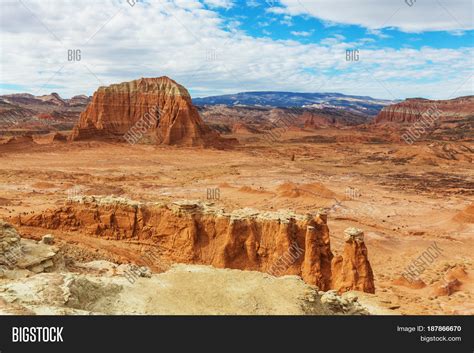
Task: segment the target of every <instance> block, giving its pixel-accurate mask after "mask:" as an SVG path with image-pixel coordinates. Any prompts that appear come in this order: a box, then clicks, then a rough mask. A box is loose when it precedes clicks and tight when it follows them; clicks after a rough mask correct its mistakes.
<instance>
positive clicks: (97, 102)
mask: <svg viewBox="0 0 474 353" xmlns="http://www.w3.org/2000/svg"><path fill="white" fill-rule="evenodd" d="M132 128H133V130H131V129H132ZM130 131H132V133H131V135H130ZM127 133H128V135H126V134H127ZM142 135H151V136H153V137H154V139H155V141H156V142H157V143H159V144H166V145H182V146H207V145H212V144H216V143H218V142H219V141H218V140H219V135H218V134H217V133H216V132H213V131H211V130H210V129H209V128H208V127H207V126H206V125H205V124H204V123H203V121H202V120H201V118H200V116H199V114H198V112H197V110H196V108H195V107H194V106H193V105H192V103H191V97H190V95H189V93H188V91H187V90H186V89H185V88H184V87H183V86H181V85H179V84H178V83H176V82H175V81H173V80H171V79H170V78H168V77H158V78H141V79H139V80H135V81H130V82H123V83H120V84H113V85H110V86H108V87H100V88H99V89H98V90H97V91H96V92H95V93H94V95H93V97H92V101H91V103H90V104H89V105H88V106H87V109H86V110H85V111H84V112H83V113H82V114H81V116H80V118H79V122H78V124H77V125H76V126H75V127H74V130H73V132H72V135H71V137H70V139H71V140H81V139H89V138H104V137H108V138H110V137H112V138H121V139H123V138H125V137H128V138H126V139H127V140H128V141H130V140H134V139H135V138H136V139H139V138H140V136H142Z"/></svg>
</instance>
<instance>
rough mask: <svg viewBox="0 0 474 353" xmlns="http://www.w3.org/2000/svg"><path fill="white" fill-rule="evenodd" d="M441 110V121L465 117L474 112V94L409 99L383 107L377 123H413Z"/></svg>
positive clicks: (376, 120)
mask: <svg viewBox="0 0 474 353" xmlns="http://www.w3.org/2000/svg"><path fill="white" fill-rule="evenodd" d="M435 109H437V110H439V118H437V119H438V120H440V121H446V120H451V119H452V120H456V119H463V118H465V117H467V116H469V115H472V114H473V112H474V96H466V97H459V98H455V99H449V100H429V99H421V98H414V99H407V100H405V101H403V102H400V103H397V104H392V105H389V106H387V107H385V108H383V109H382V110H381V111H380V113H379V114H378V115H377V117H376V118H375V120H374V122H375V123H387V122H394V123H413V122H415V121H418V120H420V119H421V118H422V116H423V114H428V113H430V114H431V115H432V114H434V110H435Z"/></svg>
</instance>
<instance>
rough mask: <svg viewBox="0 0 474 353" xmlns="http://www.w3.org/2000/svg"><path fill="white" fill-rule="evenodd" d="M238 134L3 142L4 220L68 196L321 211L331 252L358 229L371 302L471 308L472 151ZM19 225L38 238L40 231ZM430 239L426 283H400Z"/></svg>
mask: <svg viewBox="0 0 474 353" xmlns="http://www.w3.org/2000/svg"><path fill="white" fill-rule="evenodd" d="M328 133H330V132H328ZM348 135H350V134H348ZM235 137H237V138H239V140H240V141H241V144H240V146H239V147H236V148H235V149H233V150H225V151H222V150H213V149H201V148H177V147H157V146H151V145H135V146H130V145H127V144H120V143H108V142H96V141H94V142H75V143H64V142H55V143H51V144H41V145H37V146H33V147H31V146H28V148H23V149H22V148H17V149H13V150H11V149H9V150H2V146H1V145H0V218H4V219H5V220H8V219H9V217H15V216H18V215H19V214H22V213H29V212H32V211H35V212H36V211H39V210H42V209H46V208H52V207H57V206H59V205H64V204H65V203H66V202H67V199H68V197H71V196H74V195H112V194H113V195H118V196H124V197H128V198H131V199H134V200H140V201H153V200H158V199H160V200H163V199H164V200H179V199H201V200H208V197H209V196H210V195H211V196H212V195H214V196H215V199H214V200H212V201H213V202H215V203H216V204H218V205H222V206H223V207H224V208H226V209H228V210H231V209H235V208H243V207H252V208H256V209H260V210H277V209H290V210H293V211H297V212H300V213H304V212H307V211H311V212H314V211H315V210H316V209H318V208H324V209H326V210H327V212H328V213H329V216H328V224H329V228H330V231H331V242H332V244H331V245H332V248H333V252H334V253H335V254H337V253H338V251H340V250H341V249H342V245H343V241H342V236H343V230H344V229H345V228H347V227H351V226H353V227H358V228H361V229H363V230H364V231H365V238H366V244H367V247H368V250H369V260H370V261H371V264H372V267H373V270H374V274H375V285H376V294H375V295H366V299H367V300H368V302H374V303H376V304H377V305H379V306H382V307H384V308H387V309H388V310H390V312H392V313H393V314H473V313H474V281H473V278H474V277H473V276H474V271H473V270H474V264H473V254H474V237H473V234H474V206H473V199H474V173H473V160H474V155H473V154H472V152H469V149H468V150H466V149H465V148H464V147H465V146H466V143H463V144H461V143H456V142H453V143H450V147H448V148H446V147H440V145H439V144H437V143H431V144H430V143H428V142H420V143H418V144H415V145H411V146H410V145H406V144H402V143H400V144H383V143H378V144H369V143H361V142H351V143H347V142H335V143H324V142H311V143H308V142H304V141H305V140H304V139H302V136H301V135H298V133H296V132H289V133H287V134H285V135H284V136H283V138H282V139H281V140H280V141H277V142H275V143H269V142H267V143H263V142H262V141H261V140H258V139H254V138H252V137H251V136H235ZM303 137H304V136H303ZM349 137H350V136H349ZM461 145H462V146H461ZM467 146H468V147H469V148H470V149H471V150H472V148H473V147H474V146H472V145H469V144H467ZM453 156H454V157H453ZM208 189H212V190H216V189H218V192H216V191H208ZM20 231H21V233H22V235H23V236H25V237H29V238H34V239H39V238H40V237H41V236H42V235H44V234H45V230H44V229H33V228H27V227H22V228H20ZM48 233H52V234H54V235H55V236H56V239H57V240H58V241H59V242H60V244H62V246H63V251H65V252H68V253H69V255H70V256H71V257H72V258H75V259H111V260H114V261H118V262H129V261H134V257H136V256H138V255H137V254H138V253H137V252H135V251H134V248H133V246H131V245H130V244H127V243H124V242H121V241H116V240H108V239H97V238H93V237H86V236H82V235H81V234H80V233H74V234H67V233H64V232H60V231H48ZM434 242H436V245H437V247H438V248H439V249H441V254H440V255H439V256H438V257H436V258H435V259H433V261H432V263H430V264H429V266H427V268H426V269H425V270H424V271H423V273H422V274H421V275H420V279H421V280H422V281H423V282H425V283H426V286H425V287H423V288H418V289H417V288H416V286H414V285H411V284H410V283H404V282H403V281H401V280H400V276H401V274H402V273H403V272H404V271H405V269H406V267H407V266H409V265H410V264H411V263H412V261H413V260H415V259H417V258H418V257H419V256H420V255H422V254H423V253H424V252H425V251H426V249H427V248H429V247H430V246H432V244H433V243H434ZM461 268H462V269H464V270H465V271H466V272H467V275H466V274H464V271H460V270H459V269H461ZM458 270H459V271H458ZM453 271H454V273H455V275H456V274H457V275H458V279H459V281H460V283H461V284H460V285H459V286H458V287H457V288H456V289H455V291H454V293H452V294H451V295H442V294H441V292H440V288H441V287H442V286H443V285H444V284H445V283H446V282H445V281H444V280H443V279H445V276H447V275H448V276H451V277H452V274H453Z"/></svg>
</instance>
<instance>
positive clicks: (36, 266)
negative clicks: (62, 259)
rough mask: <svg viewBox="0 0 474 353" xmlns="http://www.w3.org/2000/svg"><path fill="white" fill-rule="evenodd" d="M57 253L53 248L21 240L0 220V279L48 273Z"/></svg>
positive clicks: (10, 226) (11, 227) (14, 230)
mask: <svg viewBox="0 0 474 353" xmlns="http://www.w3.org/2000/svg"><path fill="white" fill-rule="evenodd" d="M57 251H58V249H57V248H56V247H54V246H49V245H46V244H37V243H36V242H35V241H33V240H28V239H21V237H20V235H19V234H18V232H17V230H16V229H15V228H14V227H13V226H12V225H11V224H9V223H6V222H3V221H1V220H0V277H7V278H10V277H12V278H15V277H16V276H17V275H18V273H19V272H22V271H23V272H27V273H31V272H33V273H40V272H44V271H49V270H50V269H52V268H53V266H54V261H53V258H54V256H55V255H56V253H57Z"/></svg>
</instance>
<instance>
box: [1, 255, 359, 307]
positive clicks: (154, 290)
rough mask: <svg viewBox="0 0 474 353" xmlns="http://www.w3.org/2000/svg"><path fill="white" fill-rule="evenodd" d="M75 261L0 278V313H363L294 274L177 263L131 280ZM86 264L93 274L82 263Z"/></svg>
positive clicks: (106, 266)
mask: <svg viewBox="0 0 474 353" xmlns="http://www.w3.org/2000/svg"><path fill="white" fill-rule="evenodd" d="M83 265H84V267H83V268H82V270H81V272H80V273H78V272H64V271H61V272H53V273H41V274H37V275H33V276H29V277H27V278H20V279H15V280H12V281H2V282H1V283H0V315H9V314H13V315H34V314H40V315H90V314H102V315H103V314H108V315H367V314H368V311H367V309H366V308H365V307H364V306H362V305H361V304H360V303H359V302H358V300H357V298H355V297H354V296H351V295H350V294H351V293H344V295H340V296H339V295H337V294H336V293H333V292H328V294H327V295H326V294H323V293H321V292H319V293H318V291H317V289H316V288H315V287H313V286H310V285H308V284H306V283H304V282H303V281H302V280H301V278H298V277H296V276H285V277H280V278H275V277H272V276H269V275H267V274H265V273H259V272H254V271H239V270H234V269H216V268H213V267H211V266H202V265H183V264H177V265H173V267H172V268H170V269H169V270H168V271H166V272H164V273H159V274H153V275H150V276H149V277H144V278H138V279H137V280H136V281H135V282H133V283H131V282H129V281H127V279H126V278H125V277H124V276H122V275H121V274H119V273H117V272H114V270H116V269H117V265H116V264H114V263H110V262H106V261H100V264H99V263H98V262H97V261H96V262H95V263H94V264H93V263H85V264H83ZM90 266H91V267H92V266H93V267H94V268H97V269H98V270H100V275H97V273H96V272H94V271H88V270H86V268H87V267H90ZM262 288H265V290H262ZM269 293H271V295H269ZM323 298H324V302H323Z"/></svg>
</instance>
